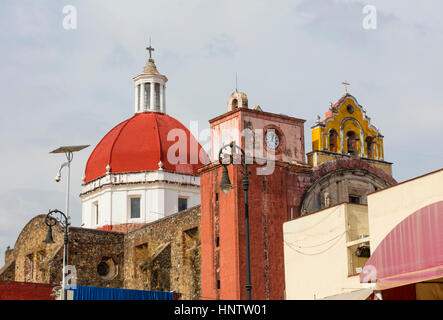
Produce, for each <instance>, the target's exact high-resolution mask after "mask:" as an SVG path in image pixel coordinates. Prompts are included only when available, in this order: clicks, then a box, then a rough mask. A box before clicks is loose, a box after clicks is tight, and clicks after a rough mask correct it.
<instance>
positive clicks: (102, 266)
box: [97, 257, 118, 280]
mask: <svg viewBox="0 0 443 320" xmlns="http://www.w3.org/2000/svg"><path fill="white" fill-rule="evenodd" d="M97 273H98V275H99V276H100V277H101V278H102V279H104V280H112V279H114V278H115V277H116V276H117V274H118V265H117V264H116V263H115V261H114V260H113V259H112V258H110V257H106V258H103V259H102V261H101V262H100V263H99V264H98V265H97Z"/></svg>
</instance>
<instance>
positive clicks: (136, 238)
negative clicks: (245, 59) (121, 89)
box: [0, 47, 396, 299]
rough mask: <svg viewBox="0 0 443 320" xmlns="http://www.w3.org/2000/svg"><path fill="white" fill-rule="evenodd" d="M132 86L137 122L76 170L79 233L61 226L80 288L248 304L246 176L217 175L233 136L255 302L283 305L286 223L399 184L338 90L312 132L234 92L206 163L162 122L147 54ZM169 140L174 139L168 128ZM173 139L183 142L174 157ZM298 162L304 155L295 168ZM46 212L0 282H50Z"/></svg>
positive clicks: (378, 138)
mask: <svg viewBox="0 0 443 320" xmlns="http://www.w3.org/2000/svg"><path fill="white" fill-rule="evenodd" d="M148 50H149V51H150V56H149V59H148V61H147V63H146V66H145V68H144V69H143V72H142V73H141V74H140V75H138V76H137V77H135V78H134V85H135V103H134V111H135V113H134V116H133V117H131V118H129V119H127V120H125V121H123V122H121V123H120V124H118V125H117V126H115V127H114V128H113V129H112V130H110V131H109V133H108V134H106V135H105V136H104V138H103V139H102V140H101V141H100V142H99V143H98V144H97V146H96V148H95V149H94V151H93V152H92V153H91V156H90V158H89V160H88V162H87V164H86V168H85V176H84V178H83V184H82V193H81V195H80V197H81V199H82V226H81V227H71V228H70V232H69V245H68V264H69V265H73V266H75V268H76V276H77V284H78V285H89V286H101V287H115V288H128V289H144V290H160V291H176V292H179V293H181V294H182V299H245V298H246V295H245V290H244V288H245V284H246V271H245V266H246V260H245V247H246V243H245V226H244V225H245V223H244V222H245V221H244V214H245V212H244V201H245V198H244V192H243V189H242V188H241V185H242V178H243V174H244V172H242V170H241V168H240V167H241V166H239V165H233V166H229V167H228V172H229V175H230V177H231V181H232V184H233V185H234V186H236V187H235V188H234V189H233V190H231V192H229V193H227V194H224V193H222V192H220V189H219V188H218V185H219V183H220V179H221V172H222V169H223V166H222V165H221V164H220V163H219V157H220V155H222V158H223V157H226V155H225V154H223V153H220V152H219V150H220V149H221V148H222V146H223V145H225V144H226V143H229V142H231V141H235V143H236V144H237V145H239V146H240V147H241V148H242V149H244V150H245V159H247V161H249V165H248V168H249V170H250V172H251V173H250V175H249V180H250V188H249V203H250V205H249V212H250V230H249V231H250V244H251V273H252V286H253V288H252V298H253V299H284V298H285V279H284V274H285V272H284V256H283V223H284V222H286V221H289V220H291V219H294V218H296V217H298V216H300V215H305V214H315V212H316V211H318V210H320V209H323V208H327V207H329V206H333V205H336V204H338V203H341V202H352V203H360V204H365V203H366V195H367V193H369V192H372V191H374V190H379V189H382V188H385V187H387V186H391V185H394V184H396V181H395V180H394V179H393V178H392V175H391V163H389V162H386V161H385V160H384V150H383V136H382V135H381V133H380V132H379V130H378V129H377V128H376V127H375V126H374V125H372V124H371V119H370V118H369V117H368V116H367V115H366V111H365V110H364V108H363V107H362V106H360V105H359V104H358V103H357V100H356V99H355V97H353V96H352V95H350V94H348V93H346V94H345V95H344V96H343V97H342V98H340V99H339V101H338V102H337V103H336V104H334V105H332V106H331V108H330V110H329V111H328V112H327V113H326V117H325V119H324V120H323V121H321V120H320V119H319V120H318V121H317V123H316V124H315V125H314V126H313V127H312V128H311V132H312V141H313V145H312V151H311V152H310V153H308V154H307V155H306V153H305V141H304V123H305V120H302V119H298V118H295V117H292V116H287V115H281V114H275V113H271V112H267V111H264V110H263V109H262V107H260V106H255V107H253V108H249V105H248V97H247V95H246V94H245V93H242V92H238V91H237V90H236V91H235V92H233V93H232V94H231V96H230V97H229V99H228V105H227V112H225V113H223V114H221V115H220V116H218V117H216V118H214V119H211V120H210V121H209V122H210V125H211V155H209V156H208V155H206V153H205V151H204V150H203V149H202V147H201V146H200V144H199V143H198V142H197V140H196V139H195V138H194V137H193V136H192V134H191V133H190V132H189V130H188V129H187V128H186V127H185V126H183V125H182V124H181V123H180V122H179V121H177V120H176V119H174V118H172V117H171V116H169V115H167V114H166V82H167V80H168V79H167V78H166V76H164V75H162V74H160V73H159V72H158V70H157V67H156V65H155V63H154V60H153V59H152V56H151V52H152V50H153V49H152V48H151V47H149V48H148ZM171 132H172V133H171ZM180 137H182V138H183V139H181V140H183V141H186V146H185V148H186V149H185V150H186V157H184V158H183V157H181V156H180V152H179V150H180V149H181V148H180V145H179V141H180ZM306 156H307V160H306ZM46 232H47V226H46V225H45V222H44V216H37V217H35V218H33V219H32V220H31V221H30V222H28V224H27V225H26V226H25V227H24V229H23V230H22V232H21V233H20V235H19V237H18V239H17V241H16V243H15V246H14V248H13V249H9V250H8V251H7V252H6V255H5V266H4V267H3V268H2V269H0V280H8V281H24V282H38V283H60V281H61V273H62V271H61V270H62V260H63V257H62V254H63V235H62V233H60V232H54V235H55V236H54V237H55V243H54V244H52V245H51V246H49V247H48V246H46V245H45V244H44V243H43V240H44V239H45V235H46Z"/></svg>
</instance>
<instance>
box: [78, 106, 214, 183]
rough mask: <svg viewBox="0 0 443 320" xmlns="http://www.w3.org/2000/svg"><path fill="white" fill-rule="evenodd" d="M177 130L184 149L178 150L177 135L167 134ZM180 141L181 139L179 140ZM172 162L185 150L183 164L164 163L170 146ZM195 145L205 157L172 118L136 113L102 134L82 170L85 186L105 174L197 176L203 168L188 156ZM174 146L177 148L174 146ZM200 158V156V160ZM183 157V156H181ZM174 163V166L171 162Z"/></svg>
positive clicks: (180, 125)
mask: <svg viewBox="0 0 443 320" xmlns="http://www.w3.org/2000/svg"><path fill="white" fill-rule="evenodd" d="M173 129H181V130H182V131H181V132H184V133H185V135H186V146H183V147H182V146H181V145H180V147H181V148H179V147H178V145H179V143H178V142H177V141H180V140H179V136H180V133H178V134H177V135H176V134H172V137H171V139H172V141H168V139H167V137H168V133H169V132H170V131H171V130H173ZM183 141H184V139H183ZM173 145H175V146H174V147H173V149H171V150H173V151H175V153H174V152H173V156H174V155H175V158H174V159H180V155H181V154H180V152H184V151H185V150H186V163H181V161H174V159H169V160H172V161H171V162H173V163H171V162H170V161H169V160H168V150H169V148H170V147H171V146H173ZM192 145H194V146H195V145H196V146H197V150H198V155H199V154H200V153H202V154H203V155H204V158H205V159H208V158H207V154H206V152H205V151H204V150H202V147H201V145H200V144H199V143H198V142H197V141H196V139H195V138H194V136H193V135H192V134H191V133H190V132H189V130H188V129H187V128H186V127H185V126H184V125H183V124H181V123H180V122H179V121H177V120H176V119H174V118H172V117H170V116H168V115H166V114H163V113H157V112H142V113H136V114H135V115H134V116H133V117H131V118H129V119H127V120H125V121H123V122H122V123H120V124H118V125H117V126H115V127H114V128H113V129H112V130H111V131H109V132H108V134H106V135H105V136H104V137H103V139H102V140H101V141H100V142H99V143H98V145H97V146H96V147H95V149H94V151H92V153H91V155H90V157H89V159H88V162H87V164H86V169H85V180H84V182H85V183H88V182H90V181H92V180H94V179H97V178H99V177H101V176H103V175H105V174H106V173H107V172H112V173H123V172H125V173H128V172H143V171H155V170H159V169H160V170H165V171H169V172H175V173H181V174H193V175H197V174H198V173H197V168H198V167H200V166H202V165H204V163H203V162H201V160H203V161H205V159H200V157H199V156H198V155H193V157H191V150H195V149H196V148H195V147H192ZM176 146H177V147H176ZM203 155H202V157H203ZM183 157H184V156H183ZM175 162H178V163H175Z"/></svg>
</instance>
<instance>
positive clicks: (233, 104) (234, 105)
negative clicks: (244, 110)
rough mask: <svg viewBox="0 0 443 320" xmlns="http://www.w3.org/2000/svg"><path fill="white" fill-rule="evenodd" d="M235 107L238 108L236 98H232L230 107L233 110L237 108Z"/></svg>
mask: <svg viewBox="0 0 443 320" xmlns="http://www.w3.org/2000/svg"><path fill="white" fill-rule="evenodd" d="M237 108H238V100H237V99H234V100H232V109H233V110H234V109H237Z"/></svg>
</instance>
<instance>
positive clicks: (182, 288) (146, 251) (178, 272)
mask: <svg viewBox="0 0 443 320" xmlns="http://www.w3.org/2000/svg"><path fill="white" fill-rule="evenodd" d="M124 246H125V248H124V251H125V255H124V256H125V258H124V259H125V263H124V287H125V288H127V289H139V290H162V291H177V292H180V293H181V294H182V299H186V300H188V299H200V294H201V293H200V268H201V267H200V266H201V261H200V259H201V258H200V256H201V253H200V206H196V207H193V208H190V209H188V210H186V211H182V212H179V213H176V214H173V215H170V216H168V217H166V218H163V219H160V220H158V221H155V222H152V223H149V224H147V225H145V226H143V227H140V228H138V229H135V230H132V231H130V232H128V233H126V234H125V241H124Z"/></svg>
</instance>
